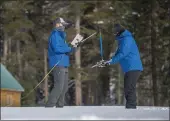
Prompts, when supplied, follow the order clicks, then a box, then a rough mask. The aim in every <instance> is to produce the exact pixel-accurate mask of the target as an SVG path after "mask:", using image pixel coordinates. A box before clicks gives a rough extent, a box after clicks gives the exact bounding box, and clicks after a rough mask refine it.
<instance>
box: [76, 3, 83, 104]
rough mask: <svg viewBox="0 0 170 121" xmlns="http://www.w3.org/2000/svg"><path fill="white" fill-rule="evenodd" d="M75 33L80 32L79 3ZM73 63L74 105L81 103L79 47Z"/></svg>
mask: <svg viewBox="0 0 170 121" xmlns="http://www.w3.org/2000/svg"><path fill="white" fill-rule="evenodd" d="M76 12H77V15H76V33H77V34H78V33H80V8H79V5H77V6H76ZM75 63H76V70H77V75H76V105H81V104H82V90H81V73H80V72H79V71H78V70H80V68H81V48H80V47H79V48H78V50H77V51H76V53H75Z"/></svg>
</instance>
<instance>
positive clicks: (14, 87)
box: [1, 64, 24, 107]
mask: <svg viewBox="0 0 170 121" xmlns="http://www.w3.org/2000/svg"><path fill="white" fill-rule="evenodd" d="M23 91H24V88H23V87H22V86H21V85H20V83H19V82H18V81H17V80H16V79H15V78H14V77H13V76H12V74H11V73H10V72H9V71H8V70H7V69H6V68H5V66H4V65H3V64H1V107H20V106H21V93H22V92H23Z"/></svg>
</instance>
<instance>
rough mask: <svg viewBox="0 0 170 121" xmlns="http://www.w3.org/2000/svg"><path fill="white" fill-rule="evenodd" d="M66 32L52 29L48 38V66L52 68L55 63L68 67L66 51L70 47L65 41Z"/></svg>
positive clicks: (69, 49)
mask: <svg viewBox="0 0 170 121" xmlns="http://www.w3.org/2000/svg"><path fill="white" fill-rule="evenodd" d="M65 39H66V33H65V32H64V31H59V30H57V29H54V30H53V31H52V32H51V34H50V36H49V40H48V59H49V66H50V68H52V67H53V66H54V65H55V64H57V66H62V67H68V66H69V65H70V62H69V55H68V53H69V52H71V51H72V48H71V47H69V46H68V44H67V43H66V41H65Z"/></svg>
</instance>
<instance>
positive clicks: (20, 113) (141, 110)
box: [1, 106, 169, 120]
mask: <svg viewBox="0 0 170 121" xmlns="http://www.w3.org/2000/svg"><path fill="white" fill-rule="evenodd" d="M1 119H2V120H169V107H138V108H137V109H136V110H135V109H125V108H124V107H123V106H68V107H64V108H44V107H21V108H12V107H5V108H1Z"/></svg>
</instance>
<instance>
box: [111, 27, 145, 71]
mask: <svg viewBox="0 0 170 121" xmlns="http://www.w3.org/2000/svg"><path fill="white" fill-rule="evenodd" d="M116 40H117V41H118V49H117V51H116V53H115V55H114V56H113V57H112V59H111V62H110V64H116V63H118V62H119V63H120V65H121V68H122V70H123V72H124V73H126V72H128V71H131V70H140V71H143V66H142V62H141V59H140V54H139V51H138V47H137V45H136V42H135V40H134V38H133V36H132V34H131V33H130V32H129V31H128V30H125V31H124V32H123V33H122V34H121V35H120V36H117V37H116Z"/></svg>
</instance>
